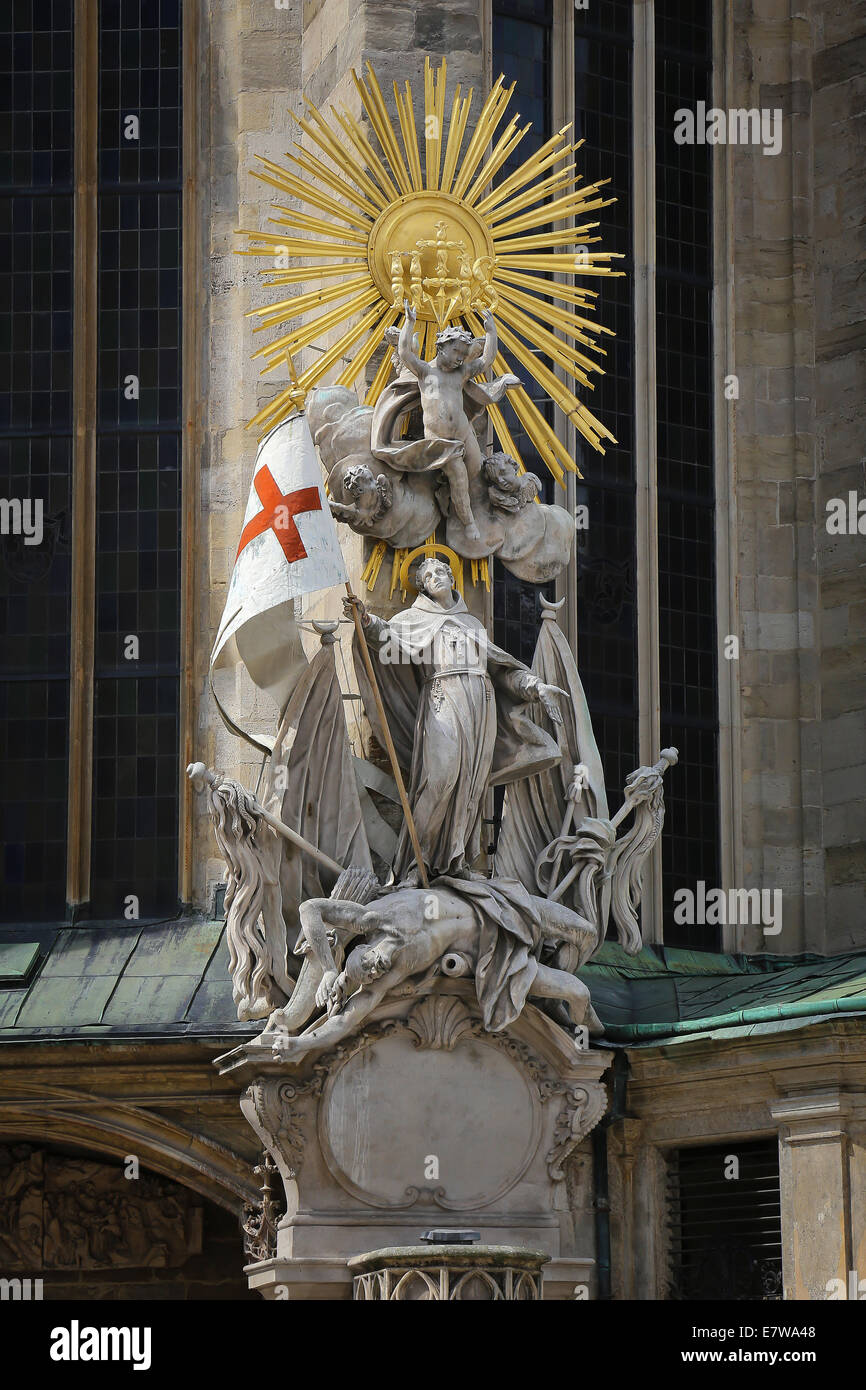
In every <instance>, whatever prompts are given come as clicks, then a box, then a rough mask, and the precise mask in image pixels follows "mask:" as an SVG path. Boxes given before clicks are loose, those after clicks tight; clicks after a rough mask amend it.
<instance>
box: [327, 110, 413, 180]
mask: <svg viewBox="0 0 866 1390" xmlns="http://www.w3.org/2000/svg"><path fill="white" fill-rule="evenodd" d="M331 110H332V111H333V113H334V118H335V120H336V121H338V122H339V124H340V126H341V127H342V129H343V130H344V131H345V132H346V134H347V135H348V137H349V139H350V140H351V141H352V144H353V145H354V146H355V149H356V150H357V151H358V153H359V154H360V155H361V157H362V159H364V161H365V162H366V163H367V164H368V165H369V167H370V172H371V174H372V175H373V177H374V179H376V180H377V182H378V183H379V186H380V187H381V188H382V189H383V190H384V193H385V196H386V198H387V199H388V201H389V202H394V201H395V200H396V199H397V198H399V197H400V191H399V189H398V188H397V185H396V184H395V183H394V182H393V180H392V179H391V177H390V175H389V173H388V170H387V169H386V168H385V165H384V164H383V163H382V161H381V159H380V158H379V156H378V155H377V153H376V151H375V150H374V149H373V146H372V145H371V144H370V141H369V140H368V139H367V134H366V132H365V130H364V128H363V126H362V125H361V124H360V122H359V121H357V120H356V119H355V117H354V116H353V115H352V113H351V112H350V111H347V110H346V109H345V107H344V108H343V110H342V111H336V110H335V109H334V107H333V106H332V107H331Z"/></svg>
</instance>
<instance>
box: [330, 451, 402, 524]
mask: <svg viewBox="0 0 866 1390" xmlns="http://www.w3.org/2000/svg"><path fill="white" fill-rule="evenodd" d="M342 487H343V496H344V498H345V499H346V501H347V502H352V503H354V505H355V508H356V510H357V512H358V515H359V517H360V518H361V519H362V520H364V521H375V520H376V519H377V518H378V517H380V516H381V515H382V513H383V512H386V511H387V510H388V508H389V507H390V506H391V501H392V493H391V484H390V482H389V480H388V479H387V478H386V477H385V475H384V473H380V474H379V476H378V477H374V476H373V474H372V472H371V471H370V469H369V468H368V467H367V465H366V464H364V463H353V464H352V465H351V467H349V468H347V469H346V471H345V473H344V474H343V480H342Z"/></svg>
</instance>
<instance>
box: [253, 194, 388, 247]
mask: <svg viewBox="0 0 866 1390" xmlns="http://www.w3.org/2000/svg"><path fill="white" fill-rule="evenodd" d="M272 206H273V207H274V208H275V209H276V210H277V211H278V212H283V213H285V214H286V215H285V216H284V217H269V218H268V221H269V222H273V223H274V224H275V225H276V226H277V227H295V228H297V229H299V230H300V231H303V232H318V233H319V235H320V236H328V235H330V233H331V232H334V231H337V232H339V233H340V236H341V237H342V238H343V240H344V241H345V242H346V244H347V245H349V246H362V247H366V245H367V242H368V241H369V236H364V235H363V233H361V232H347V231H346V229H345V228H344V227H332V226H331V224H330V222H323V221H322V219H321V218H320V217H307V216H306V214H305V213H303V212H295V210H294V208H284V207H282V206H281V205H280V204H279V203H274V204H273V205H272Z"/></svg>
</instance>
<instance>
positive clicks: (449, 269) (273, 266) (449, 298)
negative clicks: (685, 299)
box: [239, 59, 623, 485]
mask: <svg viewBox="0 0 866 1390" xmlns="http://www.w3.org/2000/svg"><path fill="white" fill-rule="evenodd" d="M352 78H353V80H354V83H355V87H356V89H357V92H358V95H359V97H360V100H361V103H362V106H363V111H364V115H365V117H366V123H365V124H362V122H361V121H360V120H358V119H357V118H356V117H355V116H353V115H352V114H351V113H350V112H349V111H347V110H346V109H345V108H340V109H338V108H336V107H333V106H332V107H331V108H330V113H329V115H327V116H326V115H324V114H323V113H322V112H320V111H318V110H317V109H316V107H315V106H313V105H312V103H311V102H309V101H307V102H306V104H305V112H304V115H303V116H302V117H301V118H299V119H298V120H297V126H298V131H299V135H300V136H301V137H302V138H301V139H299V140H297V141H295V142H294V144H293V146H292V149H291V150H290V151H288V152H287V153H286V155H285V159H286V160H287V161H289V162H288V163H287V164H279V163H276V162H274V161H273V160H270V159H265V158H264V157H263V156H259V166H260V167H258V168H257V169H255V170H254V171H253V172H254V174H255V176H256V177H257V178H260V179H262V180H263V181H264V182H265V183H268V184H270V185H272V186H273V187H274V188H275V189H276V190H277V191H278V192H279V193H280V194H282V195H285V196H286V197H287V198H288V199H291V200H293V201H297V202H299V203H300V204H301V206H302V208H303V211H300V210H298V209H296V208H294V207H291V206H289V203H288V201H286V202H275V203H274V205H273V212H274V215H273V216H272V217H270V218H269V222H270V223H271V224H272V227H273V230H271V229H268V230H262V231H250V230H241V231H240V232H239V235H240V236H243V237H246V239H247V245H246V247H245V248H243V249H242V250H241V251H240V252H239V254H241V255H247V256H254V257H258V258H260V259H261V260H262V261H263V262H265V264H263V265H262V266H261V270H260V273H261V275H262V279H263V283H264V285H265V287H266V288H267V289H268V290H275V291H277V293H276V295H274V296H273V299H272V302H270V303H268V304H266V305H264V306H263V307H261V308H258V309H253V310H251V311H250V316H251V317H253V318H255V319H256V320H257V322H256V325H255V329H254V331H255V332H262V333H267V332H268V331H270V336H269V338H268V341H266V342H264V343H263V344H262V346H261V347H260V348H258V349H257V350H256V351H255V352H254V354H253V358H254V360H256V361H261V362H263V364H264V365H263V368H262V371H263V373H267V372H271V371H275V370H276V371H279V372H283V373H285V372H286V370H288V372H289V375H290V376H291V378H292V384H291V385H290V386H287V387H286V388H285V389H283V390H281V391H278V392H277V394H276V395H275V396H274V397H273V398H272V399H271V400H269V401H268V402H267V403H266V404H265V405H264V406H263V407H262V409H261V410H260V411H259V412H258V414H257V415H256V416H255V417H254V419H253V420H252V421H251V422H250V425H251V427H254V428H255V429H256V430H257V431H258V433H259V434H260V435H263V434H265V433H267V432H268V431H269V430H271V429H273V428H274V426H276V425H278V424H279V423H280V422H281V421H282V420H284V419H286V418H287V417H288V416H289V415H291V414H292V413H293V412H294V411H295V410H296V409H297V403H298V400H299V399H301V398H302V397H303V395H304V394H305V393H306V392H309V391H310V390H311V389H312V388H313V387H315V386H317V385H320V384H324V383H325V382H327V383H328V384H333V385H337V386H344V387H349V388H351V387H354V386H355V384H356V382H358V381H359V379H362V378H363V373H364V371H365V368H366V367H367V365H368V363H369V362H370V360H371V359H372V357H373V355H374V353H375V352H376V350H377V349H378V348H379V347H380V346H381V344H382V341H383V334H384V333H385V332H386V331H387V330H388V329H389V328H392V327H393V326H394V325H395V324H396V323H397V321H398V319H400V318H402V314H403V303H404V301H406V300H408V301H409V303H411V304H412V306H413V308H414V309H415V311H416V313H417V325H418V334H419V342H420V348H421V352H422V353H423V355H424V356H425V357H426V358H427V360H432V358H433V357H434V356H435V354H436V348H435V340H436V334H437V332H439V331H440V330H442V329H444V328H445V327H446V326H453V327H454V328H463V329H465V330H467V331H468V332H469V333H471V334H474V335H476V336H477V335H480V334H483V332H484V327H483V322H482V319H483V315H484V314H485V313H486V312H488V311H492V312H494V313H495V318H496V324H497V328H498V332H499V339H500V342H501V345H502V351H501V352H500V353H499V355H498V356H497V358H496V360H495V361H494V363H493V368H492V370H493V373H494V375H495V376H501V375H504V374H506V373H509V372H514V371H515V370H516V371H518V372H519V371H521V370H522V371H523V373H524V375H525V376H529V377H532V378H533V379H534V380H535V381H536V382H537V383H538V385H539V386H540V387H541V389H542V391H543V392H544V393H545V394H546V395H547V396H549V397H550V399H551V400H552V401H554V402H555V403H556V405H558V406H559V407H560V408H561V410H562V411H563V412H564V414H565V415H566V416H567V417H568V419H569V420H571V421H572V422H573V424H574V425H575V427H576V429H577V431H578V433H579V434H580V435H582V437H583V438H584V439H585V440H586V441H587V442H588V443H589V444H591V445H592V447H593V448H594V449H596V450H598V451H599V452H600V453H604V441H605V440H610V441H612V442H613V443H615V442H616V441H615V439H614V436H613V435H612V434H611V432H610V430H609V429H607V427H606V426H605V425H604V424H602V422H601V421H600V420H598V419H597V418H596V416H594V415H593V414H592V413H591V411H590V410H588V409H587V407H586V406H585V405H584V404H583V403H582V401H580V400H579V399H578V397H577V396H576V395H575V394H574V389H575V388H576V387H577V386H580V387H583V388H584V389H585V390H592V380H591V377H592V376H593V375H595V374H600V373H601V372H602V366H601V360H603V358H604V355H605V354H604V349H603V347H602V346H601V341H602V338H603V335H605V334H607V335H610V334H611V333H612V330H611V329H610V328H607V327H605V325H603V324H601V323H599V322H598V321H597V320H596V318H595V313H596V307H597V305H596V301H597V298H598V295H597V292H596V291H594V290H593V289H592V288H590V287H585V282H586V280H588V281H589V286H591V285H592V284H593V282H594V279H595V278H597V277H598V276H602V275H621V274H623V272H622V271H616V270H614V269H613V268H612V265H611V262H613V261H614V260H616V259H620V258H619V257H618V256H617V254H616V253H614V252H609V251H600V250H596V249H594V247H595V244H596V243H597V242H598V241H599V240H600V237H598V236H597V235H595V234H594V233H595V231H596V229H597V228H598V226H599V223H598V222H596V221H592V220H588V219H590V218H591V214H592V213H594V212H596V211H597V210H598V209H599V208H602V207H606V206H608V204H609V203H611V202H613V201H614V200H613V199H612V198H607V199H606V198H604V197H603V195H602V189H603V186H604V184H606V183H607V182H609V180H607V179H602V180H599V181H598V182H596V183H592V184H584V183H583V182H582V180H581V177H580V175H579V174H577V173H576V172H575V167H576V166H575V163H574V161H573V159H572V156H573V155H574V153H575V151H576V150H577V149H579V147H580V144H582V143H583V142H582V141H580V142H578V143H577V144H572V143H570V141H569V138H568V132H569V129H570V127H569V126H565V127H563V129H562V130H560V131H558V132H557V133H556V134H555V135H553V136H552V137H551V138H550V139H549V140H547V141H546V142H545V143H543V144H542V145H541V146H540V148H538V149H537V150H536V151H535V153H533V154H531V155H529V157H528V158H526V159H525V160H524V161H523V162H522V163H520V164H519V165H518V167H517V168H516V169H514V170H513V172H511V173H509V174H507V175H504V174H503V168H504V166H505V163H506V160H509V159H510V158H511V156H512V155H513V153H514V151H515V150H517V148H518V146H519V145H520V143H521V141H522V140H523V139H524V138H525V136H526V135H527V134H528V132H529V131H530V129H531V122H526V123H525V124H522V125H521V122H520V116H519V114H518V113H515V114H513V115H512V116H511V118H510V119H509V120H508V121H507V122H506V123H505V124H504V125H503V122H504V121H505V118H506V109H507V107H508V105H509V102H510V100H511V97H512V94H513V91H514V83H512V84H511V86H510V87H506V86H505V79H504V77H502V76H500V77H499V78H498V79H497V81H496V82H495V83H494V84H493V88H492V90H491V92H490V94H489V96H488V97H487V98H486V100H485V101H484V102H483V103H482V104H481V109H480V111H478V115H477V118H476V120H475V122H474V127H472V126H470V121H469V118H470V111H471V108H472V107H473V104H475V93H474V91H473V90H472V89H470V90H469V91H468V93H467V94H466V95H465V96H463V95H461V88H460V86H459V85H458V86H457V87H456V88H455V89H454V91H453V92H452V95H451V102H450V107H449V111H448V114H447V115H446V109H445V108H446V65H445V62H444V60H443V61H442V63H441V64H440V66H439V67H438V69H435V70H434V69H433V67H432V66H431V64H430V60H429V59H427V60H426V62H425V69H424V109H423V113H419V115H421V121H420V124H419V123H418V122H417V121H416V114H415V106H414V98H413V94H412V88H411V86H410V84H409V83H408V82H407V83H406V84H405V88H404V90H403V91H400V90H399V89H398V87H397V85H396V83H395V84H394V102H395V106H396V112H397V124H396V127H395V125H394V123H393V122H392V120H391V117H390V116H389V113H388V110H387V108H386V105H385V99H384V97H383V94H382V90H381V87H380V85H379V82H378V80H377V78H376V74H375V72H374V70H373V68H372V66H371V65H370V64H369V63H368V64H367V72H366V77H358V75H357V74H356V73H354V72H353V73H352ZM476 109H477V104H476ZM467 130H469V132H470V133H469V134H468V135H467ZM326 190H328V191H326ZM569 223H571V224H574V225H567V224H569ZM551 224H554V225H555V226H556V228H557V229H556V230H553V231H551V230H550V226H551ZM545 228H546V229H547V230H544V229H545ZM591 248H592V249H591ZM290 262H291V264H290ZM299 286H303V292H302V293H300V294H294V293H293V289H294V288H295V287H299ZM551 301H554V302H551ZM335 331H336V334H337V336H336V340H335V341H334V342H333V345H332V346H330V347H328V348H327V349H326V350H322V349H319V350H318V351H317V352H316V355H315V360H314V361H313V362H312V363H311V365H310V366H309V367H307V368H306V369H304V370H303V371H302V372H301V374H300V376H299V377H298V376H296V374H295V368H294V364H293V354H294V353H298V352H300V351H301V350H302V349H304V348H308V347H312V346H314V347H316V348H319V344H321V343H322V342H323V340H324V339H325V337H326V335H328V334H333V333H334V332H335ZM392 355H393V354H392V351H390V350H389V351H386V352H385V355H384V358H383V360H382V362H381V364H380V366H379V369H378V371H377V372H376V373H375V376H374V378H373V381H372V383H371V384H370V386H369V389H368V390H367V393H366V398H365V399H366V404H367V405H374V404H375V402H376V401H377V400H378V398H379V396H380V394H381V392H382V391H383V389H384V387H385V386H386V384H387V383H388V379H389V377H390V374H391V370H392ZM546 360H550V361H551V362H552V364H553V366H555V367H559V368H560V369H561V371H562V373H564V377H560V376H557V375H556V374H555V373H554V371H553V370H552V369H551V367H549V366H547V365H546ZM334 373H338V374H337V375H334ZM509 404H510V406H511V407H512V408H513V410H514V413H515V415H516V417H517V419H518V421H519V423H520V425H521V427H522V429H523V430H525V432H526V434H527V435H528V437H529V439H530V440H531V442H532V444H533V446H534V447H535V449H536V451H537V453H538V455H539V456H540V458H541V459H542V460H543V461H544V463H545V464H546V466H547V468H548V469H549V470H550V472H551V474H552V475H553V477H554V478H555V479H556V480H557V482H559V483H560V484H563V485H564V480H565V474H566V473H568V472H571V473H576V472H578V469H577V466H576V464H575V462H574V460H573V458H572V457H571V455H570V453H569V452H568V450H567V448H566V447H565V445H564V444H563V443H562V441H561V440H559V439H558V438H557V436H556V434H555V433H554V430H553V428H552V426H551V425H550V424H549V423H548V421H547V420H546V419H545V418H544V415H543V414H542V413H541V411H540V410H539V409H538V407H537V405H535V404H534V403H533V401H532V400H531V398H530V396H529V394H528V392H527V391H526V390H524V389H523V388H522V387H519V388H517V389H515V390H513V391H511V393H510V395H509ZM489 413H490V418H491V420H492V423H493V428H494V430H495V432H496V435H497V437H498V440H499V444H500V446H501V448H502V449H503V450H504V451H505V453H506V454H509V455H510V456H511V457H512V458H514V459H516V460H518V462H520V463H521V467H522V460H521V459H520V452H519V450H518V447H517V445H516V443H515V441H514V439H513V437H512V435H511V432H510V430H509V428H508V426H507V424H506V420H505V418H504V416H503V413H502V411H501V410H500V409H499V408H498V407H496V406H493V407H491V409H490V412H489Z"/></svg>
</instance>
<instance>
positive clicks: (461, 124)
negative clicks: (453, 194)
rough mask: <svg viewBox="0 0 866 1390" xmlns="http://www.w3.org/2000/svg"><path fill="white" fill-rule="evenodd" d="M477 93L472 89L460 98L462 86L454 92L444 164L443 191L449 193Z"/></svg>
mask: <svg viewBox="0 0 866 1390" xmlns="http://www.w3.org/2000/svg"><path fill="white" fill-rule="evenodd" d="M474 95H475V93H474V92H473V91H472V90H471V89H470V92H469V95H468V96H467V97H464V98H463V100H462V102H461V100H460V87H459V85H458V87H457V90H456V91H455V93H454V101H453V103H452V106H451V120H450V121H449V124H448V143H447V144H446V146H445V162H444V164H443V165H442V183H441V189H442V192H443V193H448V192H449V191H450V189H451V183H452V180H453V178H454V170H455V169H456V167H457V160H458V159H459V157H460V146H461V145H462V144H463V136H464V135H465V134H466V122H467V121H468V119H469V108H470V106H471V105H472V98H473V97H474Z"/></svg>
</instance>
